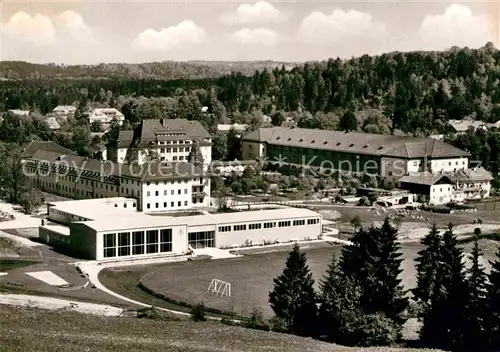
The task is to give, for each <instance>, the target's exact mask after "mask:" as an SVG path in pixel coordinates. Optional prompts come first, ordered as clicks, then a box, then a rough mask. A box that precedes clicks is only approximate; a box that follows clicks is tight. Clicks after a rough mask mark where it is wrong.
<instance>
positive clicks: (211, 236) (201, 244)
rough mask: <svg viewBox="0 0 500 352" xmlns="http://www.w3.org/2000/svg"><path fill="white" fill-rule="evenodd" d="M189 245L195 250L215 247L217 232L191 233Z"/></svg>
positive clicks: (189, 234)
mask: <svg viewBox="0 0 500 352" xmlns="http://www.w3.org/2000/svg"><path fill="white" fill-rule="evenodd" d="M188 244H189V245H190V246H191V247H193V248H194V249H196V248H206V247H215V231H201V232H190V233H188Z"/></svg>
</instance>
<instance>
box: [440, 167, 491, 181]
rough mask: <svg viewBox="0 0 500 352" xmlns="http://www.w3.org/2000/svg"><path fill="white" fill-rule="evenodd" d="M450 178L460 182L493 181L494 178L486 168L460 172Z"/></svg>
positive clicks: (452, 174)
mask: <svg viewBox="0 0 500 352" xmlns="http://www.w3.org/2000/svg"><path fill="white" fill-rule="evenodd" d="M449 177H450V178H451V179H452V180H453V181H458V182H475V181H492V180H493V176H492V175H491V172H489V171H488V170H486V169H485V168H484V167H479V168H477V169H467V170H458V171H457V172H455V173H450V174H449Z"/></svg>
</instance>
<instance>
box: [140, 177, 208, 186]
mask: <svg viewBox="0 0 500 352" xmlns="http://www.w3.org/2000/svg"><path fill="white" fill-rule="evenodd" d="M196 180H198V179H195V180H193V181H194V182H196ZM199 182H200V183H203V178H200V179H199ZM153 183H154V184H155V185H156V186H158V185H159V184H160V183H162V184H164V185H166V184H170V183H171V184H173V185H174V184H176V183H178V184H181V183H188V180H187V179H183V180H170V181H162V182H160V181H155V182H153ZM150 185H151V182H149V181H148V182H146V186H150Z"/></svg>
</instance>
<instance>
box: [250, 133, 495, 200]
mask: <svg viewBox="0 0 500 352" xmlns="http://www.w3.org/2000/svg"><path fill="white" fill-rule="evenodd" d="M242 155H243V159H245V160H251V159H260V160H261V161H264V162H266V163H268V164H277V165H279V166H296V167H301V168H311V169H315V170H319V171H325V172H331V171H332V170H336V171H341V172H350V173H354V174H369V175H372V176H377V177H379V178H380V179H381V181H382V182H383V184H384V186H385V187H387V188H397V187H400V186H401V182H400V179H401V178H402V177H404V176H408V175H413V176H414V175H418V174H422V175H423V174H430V175H432V174H441V173H446V174H448V175H452V176H450V177H452V179H453V175H455V174H456V175H457V176H459V175H462V174H471V172H470V171H467V170H469V157H470V154H469V153H468V152H466V151H463V150H461V149H458V148H455V147H453V146H451V145H449V144H447V143H445V142H443V141H440V140H436V139H433V138H418V137H412V136H395V135H379V134H369V133H359V132H343V131H329V130H317V129H305V128H284V127H272V128H259V129H257V130H255V131H253V132H250V133H248V134H247V135H245V136H244V137H243V138H242ZM484 171H486V170H484ZM486 172H487V171H486ZM474 174H475V173H474ZM413 176H412V177H413ZM490 178H491V176H490V177H488V176H485V177H483V179H484V180H485V182H486V183H488V185H487V186H485V183H479V182H477V183H475V186H477V187H478V189H479V188H483V187H486V188H488V190H487V192H486V194H488V195H489V187H490V186H489V182H490V181H489V179H490ZM409 179H411V177H410V178H409ZM462 179H463V177H462V178H460V177H459V180H462ZM464 182H465V181H464ZM467 182H468V181H467ZM405 184H408V182H405ZM458 184H460V187H462V186H461V185H462V181H457V185H458ZM468 184H473V182H468ZM457 187H458V186H457ZM472 193H474V192H471V194H472ZM477 193H482V194H484V193H485V192H477ZM462 198H463V197H462ZM465 198H467V197H465Z"/></svg>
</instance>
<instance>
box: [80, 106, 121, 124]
mask: <svg viewBox="0 0 500 352" xmlns="http://www.w3.org/2000/svg"><path fill="white" fill-rule="evenodd" d="M95 121H99V122H100V123H102V124H110V123H112V122H117V123H118V124H120V125H122V124H123V121H125V116H124V115H123V114H122V113H121V112H120V111H119V110H117V109H115V108H97V109H93V110H91V111H90V113H89V123H90V124H92V123H93V122H95Z"/></svg>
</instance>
